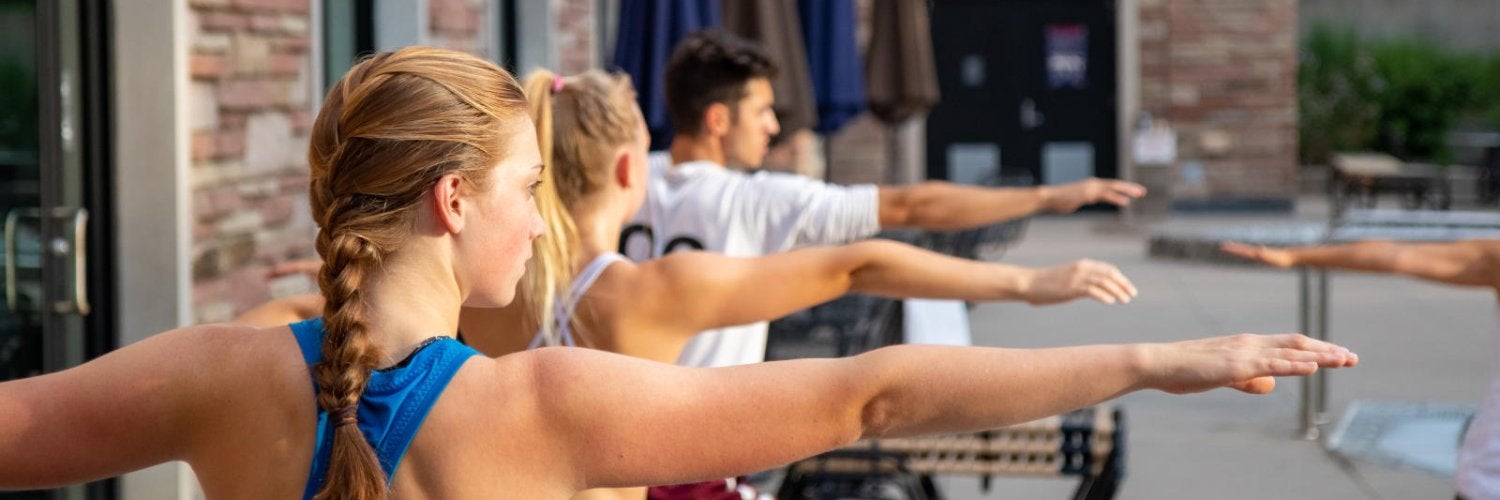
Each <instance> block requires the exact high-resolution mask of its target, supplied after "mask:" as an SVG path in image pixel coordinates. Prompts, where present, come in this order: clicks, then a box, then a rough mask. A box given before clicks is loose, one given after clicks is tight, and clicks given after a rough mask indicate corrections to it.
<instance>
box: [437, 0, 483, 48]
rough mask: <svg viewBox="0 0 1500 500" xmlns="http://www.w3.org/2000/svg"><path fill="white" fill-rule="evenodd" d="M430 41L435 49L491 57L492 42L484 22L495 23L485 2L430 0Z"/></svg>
mask: <svg viewBox="0 0 1500 500" xmlns="http://www.w3.org/2000/svg"><path fill="white" fill-rule="evenodd" d="M427 10H428V20H429V24H430V26H429V27H428V29H429V32H428V40H429V41H430V43H431V44H432V45H433V46H434V47H442V48H445V49H453V50H458V51H463V52H468V53H470V54H474V55H477V56H480V57H488V56H489V55H490V54H489V53H490V50H491V48H490V44H489V41H488V40H486V39H485V34H486V33H489V32H490V30H493V29H495V27H490V29H489V30H487V29H482V27H481V24H482V23H493V22H494V20H493V19H491V17H490V16H489V12H488V11H487V9H486V2H485V0H427Z"/></svg>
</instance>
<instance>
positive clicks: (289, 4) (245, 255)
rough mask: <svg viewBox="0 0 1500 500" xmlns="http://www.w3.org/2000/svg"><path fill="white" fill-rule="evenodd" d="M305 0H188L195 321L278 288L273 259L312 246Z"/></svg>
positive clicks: (224, 314)
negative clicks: (270, 276)
mask: <svg viewBox="0 0 1500 500" xmlns="http://www.w3.org/2000/svg"><path fill="white" fill-rule="evenodd" d="M308 2H309V0H193V1H192V2H191V10H192V15H193V17H194V19H195V22H196V27H197V29H196V31H195V32H194V34H193V35H192V36H191V40H192V47H191V60H190V74H191V78H192V94H193V95H192V101H191V104H190V107H189V112H190V116H191V117H192V118H191V126H192V130H193V143H192V144H193V146H192V164H193V167H192V183H193V187H192V189H193V199H192V207H193V221H194V226H193V248H192V255H193V263H192V264H193V265H192V268H193V307H194V314H195V318H196V320H197V321H200V322H207V321H223V320H227V319H230V318H232V317H233V316H234V315H235V314H238V313H239V312H242V311H244V310H245V309H247V308H249V307H252V306H254V305H256V304H259V303H261V302H264V301H266V300H268V299H270V298H271V293H270V283H269V282H268V280H267V279H266V271H267V269H268V266H269V265H271V264H273V263H275V262H278V261H281V260H284V259H287V258H293V257H308V256H311V255H312V254H313V252H312V247H313V242H312V240H313V235H314V232H313V231H314V229H313V225H312V218H311V216H310V215H309V214H308V208H307V203H308V202H307V161H306V155H307V136H308V129H309V127H310V125H311V121H312V115H311V110H312V104H313V103H312V100H313V99H314V95H315V93H314V91H313V89H312V88H311V84H310V83H309V82H310V77H311V71H312V68H311V64H310V62H309V58H308V51H309V47H310V45H311V44H310V43H309V40H308V36H309V27H308V24H309V23H308V20H309V17H308V7H309V5H308ZM140 126H149V124H140ZM305 283H306V282H305V281H304V284H303V286H302V287H300V290H298V291H301V290H306V289H308V287H307V285H306V284H305Z"/></svg>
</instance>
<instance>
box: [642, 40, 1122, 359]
mask: <svg viewBox="0 0 1500 500" xmlns="http://www.w3.org/2000/svg"><path fill="white" fill-rule="evenodd" d="M775 74H776V68H775V66H774V64H773V63H772V62H771V60H770V59H769V58H767V56H766V55H765V53H764V52H763V51H761V49H760V48H759V47H757V46H755V45H754V44H753V43H752V42H749V41H747V40H743V39H740V38H737V37H734V36H733V35H728V34H725V33H722V32H717V31H704V32H699V33H696V34H693V35H690V36H689V37H688V38H686V39H684V40H683V41H682V42H681V43H679V44H678V45H677V47H676V48H675V49H674V51H673V53H672V57H671V59H670V60H669V62H668V64H667V70H666V81H665V84H666V98H667V114H668V115H669V117H670V118H671V120H672V126H673V127H674V133H675V134H676V135H675V136H674V137H673V139H672V146H671V150H670V157H668V155H667V154H662V153H656V154H653V155H652V157H651V180H650V182H649V186H648V194H647V196H646V204H645V205H644V206H643V207H642V208H641V212H640V214H638V215H637V216H636V223H634V224H632V225H630V226H628V227H627V228H626V229H625V231H624V234H623V238H622V242H621V246H622V247H623V249H624V252H625V253H626V254H627V255H630V256H631V257H632V258H634V259H637V260H642V259H648V258H654V257H659V256H661V255H664V254H666V253H669V252H672V251H677V250H690V249H698V250H707V251H711V252H717V253H722V254H725V255H729V256H734V257H754V256H760V255H765V254H771V253H777V252H783V251H786V250H790V249H792V248H795V247H798V246H803V245H819V244H839V243H846V242H849V241H853V240H859V239H863V238H868V237H870V236H873V235H874V234H875V233H876V232H878V231H880V230H881V229H882V228H904V227H909V228H922V229H939V230H956V229H967V228H974V227H979V226H985V225H989V224H994V223H997V222H1002V221H1005V220H1010V219H1014V218H1018V217H1024V216H1027V215H1030V214H1033V213H1036V212H1040V211H1053V212H1072V211H1074V210H1077V209H1078V208H1079V207H1081V206H1083V205H1088V204H1092V203H1099V202H1108V203H1113V204H1116V205H1126V204H1128V203H1130V200H1131V199H1132V198H1137V197H1140V196H1142V195H1144V194H1145V188H1144V187H1142V186H1140V185H1138V184H1134V183H1129V182H1122V181H1114V180H1103V179H1088V180H1084V181H1079V182H1075V183H1071V184H1064V185H1058V186H1039V187H1034V188H984V187H976V186H967V185H959V184H953V183H947V182H924V183H920V184H915V185H910V186H876V185H873V184H865V185H855V186H838V185H834V184H828V183H825V182H821V181H816V180H813V179H808V178H806V177H801V176H797V175H793V174H784V173H775V172H764V171H760V172H754V173H747V172H744V171H742V170H754V169H756V168H757V167H759V165H760V164H761V161H762V160H763V159H764V158H765V156H766V151H767V148H768V146H769V143H770V140H771V137H772V136H774V135H776V134H777V133H778V132H779V131H780V125H779V124H778V123H777V121H776V114H775V112H774V111H773V110H772V107H771V106H772V104H773V103H774V101H775V98H774V96H773V95H772V92H771V78H772V77H774V76H775ZM726 166H728V167H732V168H733V169H731V168H728V167H726ZM725 307H733V304H725ZM765 347H766V323H764V322H761V323H754V324H750V325H742V326H737V327H731V328H723V329H719V330H712V331H707V332H704V333H702V334H699V335H698V336H697V337H694V339H693V340H692V341H691V342H689V343H688V346H687V348H686V349H685V350H684V351H683V354H682V357H681V358H679V360H678V362H679V364H684V365H691V366H732V365H740V364H746V363H756V362H760V361H762V360H763V359H764V357H765Z"/></svg>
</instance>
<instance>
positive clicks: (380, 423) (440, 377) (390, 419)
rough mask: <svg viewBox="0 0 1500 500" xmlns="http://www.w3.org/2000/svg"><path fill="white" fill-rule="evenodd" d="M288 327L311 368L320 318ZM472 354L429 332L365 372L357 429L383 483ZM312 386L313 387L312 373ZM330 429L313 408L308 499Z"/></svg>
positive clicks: (323, 469) (320, 473) (324, 464)
mask: <svg viewBox="0 0 1500 500" xmlns="http://www.w3.org/2000/svg"><path fill="white" fill-rule="evenodd" d="M291 327H292V334H293V335H295V336H296V337H297V346H298V347H300V348H302V359H303V360H305V361H306V362H307V366H308V370H309V372H311V370H312V367H313V365H316V364H318V363H319V362H321V361H322V360H323V318H313V319H310V320H307V321H303V322H300V323H293V324H292V325H291ZM477 355H479V352H478V351H475V350H474V349H473V348H471V347H469V346H466V345H464V344H462V343H460V342H458V341H457V340H455V339H453V338H451V337H435V338H434V339H433V340H431V341H429V342H428V343H425V344H423V345H422V346H421V347H418V348H417V350H416V351H414V352H412V353H411V355H410V356H408V357H407V358H406V359H405V360H403V361H402V362H401V363H399V364H397V365H396V366H394V367H391V368H386V369H382V370H376V371H374V372H371V373H370V382H369V383H368V384H367V385H366V386H365V393H364V394H363V395H361V396H360V399H359V430H360V432H363V433H364V435H365V440H366V441H368V442H369V443H370V446H371V447H373V448H375V456H376V457H377V458H379V459H380V469H381V470H382V471H384V472H385V478H386V479H385V480H386V484H387V485H389V484H390V481H391V478H393V477H394V476H395V474H396V467H397V466H399V465H401V457H402V456H404V455H406V448H407V447H408V446H411V441H412V438H415V437H416V435H417V429H418V428H420V427H421V426H422V420H424V419H426V418H427V412H428V411H430V410H431V409H432V405H433V404H434V403H436V402H437V399H438V396H440V395H442V393H443V388H445V387H447V386H448V381H450V380H452V379H453V375H454V374H455V373H457V372H458V368H459V367H461V366H463V364H464V362H465V361H468V359H469V357H470V356H477ZM309 374H311V373H309ZM313 389H314V390H316V389H317V379H316V378H314V379H313ZM332 431H333V428H332V427H331V426H330V425H329V423H328V412H326V411H323V408H321V407H319V408H318V434H317V437H316V441H315V442H316V443H317V444H316V445H315V446H316V448H314V450H313V461H312V470H311V471H309V472H308V476H307V488H306V489H305V490H304V491H303V493H302V498H304V499H311V498H312V497H313V495H315V494H317V493H318V490H320V489H322V488H323V479H324V476H325V475H326V474H327V471H328V456H329V454H330V453H331V452H332V449H333V432H332Z"/></svg>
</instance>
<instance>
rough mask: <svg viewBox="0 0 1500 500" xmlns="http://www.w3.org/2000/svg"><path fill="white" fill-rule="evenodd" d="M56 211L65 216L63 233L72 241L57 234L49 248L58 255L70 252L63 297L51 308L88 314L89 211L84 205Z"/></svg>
mask: <svg viewBox="0 0 1500 500" xmlns="http://www.w3.org/2000/svg"><path fill="white" fill-rule="evenodd" d="M58 212H59V213H58V215H60V216H64V217H67V218H68V219H69V221H68V223H69V225H70V227H69V229H70V230H69V231H68V232H66V233H64V234H65V235H67V236H69V237H71V239H72V241H67V240H63V239H62V238H57V239H54V240H53V245H52V251H53V252H54V253H55V254H56V255H57V256H58V257H65V256H68V253H69V250H71V252H72V257H73V259H72V261H73V262H72V264H73V272H72V279H70V280H67V281H66V283H67V285H68V288H69V290H67V292H68V293H66V294H65V295H64V296H66V297H67V299H65V300H61V301H58V302H56V303H54V304H53V310H55V311H56V312H57V313H58V314H70V313H71V314H77V315H79V316H88V314H89V290H88V246H87V244H88V239H87V236H88V224H89V211H88V209H86V208H82V207H80V208H73V209H58Z"/></svg>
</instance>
